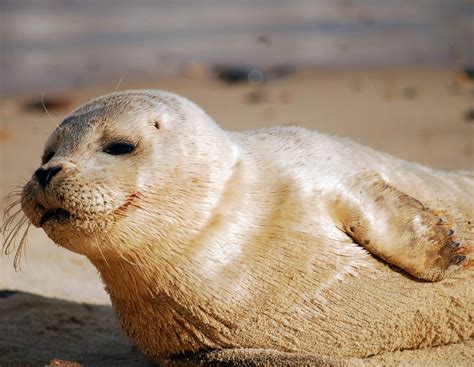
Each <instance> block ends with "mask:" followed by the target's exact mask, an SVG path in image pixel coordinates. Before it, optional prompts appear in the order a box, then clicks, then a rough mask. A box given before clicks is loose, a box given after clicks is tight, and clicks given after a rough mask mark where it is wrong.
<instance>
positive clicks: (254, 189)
mask: <svg viewBox="0 0 474 367" xmlns="http://www.w3.org/2000/svg"><path fill="white" fill-rule="evenodd" d="M124 139H126V140H128V141H131V142H133V143H134V144H135V145H136V148H135V150H134V151H133V152H132V153H130V154H128V155H121V156H111V155H108V154H107V153H105V152H103V147H104V146H105V145H106V144H108V143H109V142H112V141H115V140H124ZM51 152H53V153H51ZM45 157H51V159H50V160H49V161H47V162H45V164H44V165H43V167H44V168H48V167H52V166H58V165H60V166H61V167H62V170H61V171H60V172H59V173H58V174H57V175H56V176H54V178H53V179H52V180H51V182H50V183H49V184H48V185H47V186H46V187H45V188H44V189H42V188H41V187H39V185H38V182H37V180H36V179H35V178H32V180H31V181H30V182H29V183H28V184H27V185H26V186H25V188H24V191H23V199H22V207H23V210H24V212H25V214H26V215H27V217H28V218H29V220H30V221H31V222H32V223H33V224H35V225H37V226H38V225H40V223H41V218H42V217H43V215H44V214H45V212H46V211H48V210H51V209H56V208H62V209H64V210H67V211H68V212H69V213H70V217H69V218H64V217H59V218H56V219H52V220H49V221H47V222H45V223H44V224H43V229H44V230H45V232H46V233H47V234H48V236H49V237H50V238H51V239H53V240H54V241H55V242H56V243H58V244H59V245H61V246H63V247H66V248H68V249H70V250H71V251H75V252H78V253H81V254H84V255H86V256H87V257H88V258H89V259H90V260H91V261H92V263H93V264H94V265H95V266H96V267H97V269H98V270H99V272H100V274H101V276H102V279H103V281H104V283H105V285H106V289H107V291H108V292H109V294H110V297H111V300H112V303H113V305H114V308H115V311H116V314H117V316H118V320H119V322H120V324H121V326H122V328H123V330H124V332H125V333H126V334H127V335H128V336H129V337H130V338H131V339H132V340H133V341H134V342H135V343H136V344H137V346H138V347H139V348H140V349H141V350H143V351H144V352H145V353H146V354H147V355H149V356H150V357H152V358H155V359H159V358H163V357H166V356H170V355H173V354H176V353H183V352H189V351H198V350H208V349H226V348H261V349H262V348H263V349H275V350H279V351H282V352H298V353H305V352H306V353H312V354H317V355H319V356H321V357H322V358H324V357H327V356H330V357H333V356H339V357H341V358H349V357H367V356H371V355H376V354H381V353H383V352H386V351H394V350H402V349H418V348H423V347H428V346H436V345H442V344H448V343H455V342H459V341H461V340H467V339H469V338H471V337H472V336H473V334H474V326H473V322H472V320H473V317H474V291H473V289H474V278H473V271H472V267H471V266H470V265H471V264H472V259H471V256H472V255H471V252H472V243H471V242H470V241H472V220H473V218H474V209H473V201H472V200H473V194H474V179H473V175H472V174H469V173H461V172H459V173H454V172H452V173H448V172H440V171H435V170H432V169H429V168H426V167H423V166H420V165H417V164H414V163H407V162H404V161H401V160H399V159H396V158H394V157H392V156H389V155H387V154H384V153H380V152H376V151H374V150H372V149H369V148H367V147H364V146H361V145H359V144H356V143H354V142H351V141H349V140H346V139H340V138H337V137H332V136H327V135H324V134H320V133H317V132H313V131H308V130H305V129H302V128H297V127H286V128H285V127H280V128H271V129H261V130H256V131H249V132H244V133H231V132H225V131H223V130H222V129H220V128H219V127H218V126H217V125H216V124H215V123H214V122H213V121H212V120H211V118H210V117H209V116H207V114H205V113H204V112H203V111H202V110H201V109H200V108H199V107H197V106H196V105H194V104H193V103H191V102H189V101H188V100H186V99H184V98H182V97H179V96H176V95H173V94H169V93H165V92H161V91H150V90H143V91H128V92H122V93H115V94H112V95H108V96H104V97H100V98H98V99H95V100H93V101H91V102H89V103H87V104H85V105H84V106H81V107H79V108H78V109H77V110H76V111H74V112H73V113H72V114H71V115H70V116H69V117H68V118H66V119H65V120H64V121H63V123H62V124H61V125H60V126H59V127H58V128H57V129H56V130H55V131H54V132H53V134H52V135H51V137H50V138H49V140H48V142H47V144H46V149H45ZM394 266H396V267H397V268H395V267H394ZM416 278H420V279H426V280H441V279H443V280H441V281H439V282H427V281H422V280H419V279H416Z"/></svg>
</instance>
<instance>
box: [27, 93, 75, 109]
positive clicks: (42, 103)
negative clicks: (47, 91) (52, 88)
mask: <svg viewBox="0 0 474 367" xmlns="http://www.w3.org/2000/svg"><path fill="white" fill-rule="evenodd" d="M73 104H74V99H73V98H71V97H59V96H57V97H55V96H44V97H40V98H37V99H34V100H30V101H28V102H25V104H24V105H23V108H24V109H25V110H26V111H32V112H37V111H43V112H45V110H47V111H54V110H64V109H67V108H71V107H72V106H73Z"/></svg>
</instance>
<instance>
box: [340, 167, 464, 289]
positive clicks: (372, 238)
mask: <svg viewBox="0 0 474 367" xmlns="http://www.w3.org/2000/svg"><path fill="white" fill-rule="evenodd" d="M333 211H334V212H333V214H334V217H335V219H336V220H337V221H338V222H339V223H340V225H341V228H342V230H343V231H344V232H345V233H346V234H347V235H348V236H350V237H351V238H352V239H353V240H354V242H356V243H358V244H360V245H361V246H363V247H364V248H365V249H366V250H368V251H369V252H370V253H372V254H373V255H375V256H377V257H379V258H381V259H383V260H385V261H386V262H387V263H389V264H392V265H395V266H397V267H399V268H400V269H402V270H404V271H405V272H407V273H408V274H410V275H412V276H414V277H417V278H420V279H424V280H429V281H437V280H441V279H443V278H445V277H447V276H449V275H450V274H452V273H454V272H455V271H457V270H458V269H460V268H462V267H468V266H471V265H472V264H473V261H472V259H471V258H470V257H471V253H472V250H473V248H472V246H471V245H470V244H469V243H468V242H467V240H466V239H465V237H466V236H463V235H462V234H461V233H459V232H458V231H457V228H456V223H455V222H454V220H453V218H452V216H451V215H450V214H449V213H447V212H443V211H437V210H432V209H430V208H427V207H425V206H424V205H423V204H422V203H421V202H420V201H418V200H416V199H414V198H412V197H411V196H408V195H406V194H404V193H403V192H401V191H399V190H398V189H396V188H395V187H393V186H391V185H390V184H388V183H386V182H385V181H384V180H383V179H381V178H380V177H378V176H365V175H364V176H360V177H357V178H355V179H354V178H353V179H351V181H350V182H349V183H348V184H346V185H342V186H341V190H339V192H338V198H337V199H336V201H335V202H334V203H333ZM465 222H466V223H469V222H468V221H465Z"/></svg>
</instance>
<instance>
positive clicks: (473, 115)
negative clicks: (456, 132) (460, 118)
mask: <svg viewBox="0 0 474 367" xmlns="http://www.w3.org/2000/svg"><path fill="white" fill-rule="evenodd" d="M464 121H466V122H471V123H472V122H474V108H471V109H469V110H467V111H466V112H464Z"/></svg>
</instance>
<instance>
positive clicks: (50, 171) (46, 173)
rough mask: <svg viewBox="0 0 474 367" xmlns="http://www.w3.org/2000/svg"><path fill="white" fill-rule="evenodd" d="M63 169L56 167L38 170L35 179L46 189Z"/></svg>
mask: <svg viewBox="0 0 474 367" xmlns="http://www.w3.org/2000/svg"><path fill="white" fill-rule="evenodd" d="M61 169H62V167H61V166H54V167H49V168H38V169H37V170H36V172H35V177H36V179H37V180H38V183H39V184H40V185H41V186H43V187H45V186H46V185H47V184H48V183H49V181H51V179H52V178H53V177H54V176H55V175H56V173H58V172H59V171H61Z"/></svg>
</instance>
